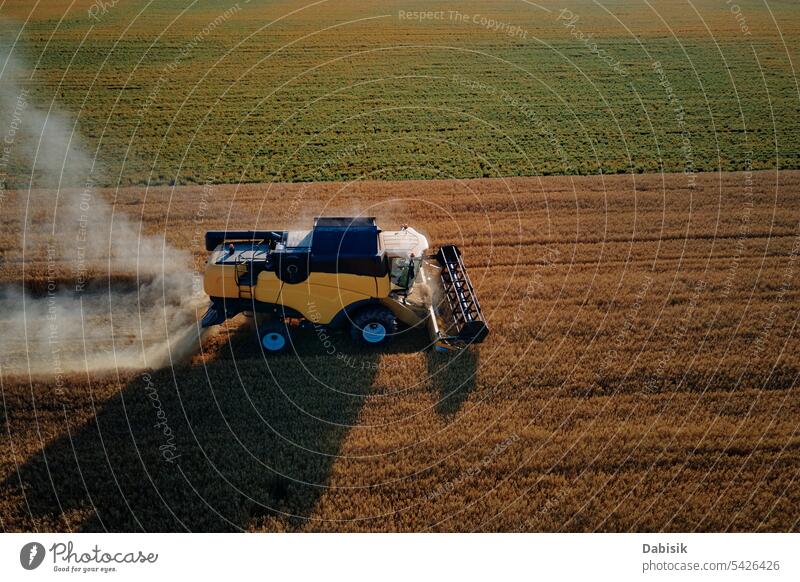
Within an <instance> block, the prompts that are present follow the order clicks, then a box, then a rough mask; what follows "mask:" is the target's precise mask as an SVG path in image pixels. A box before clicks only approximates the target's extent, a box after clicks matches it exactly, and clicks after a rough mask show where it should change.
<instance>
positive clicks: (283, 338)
mask: <svg viewBox="0 0 800 582" xmlns="http://www.w3.org/2000/svg"><path fill="white" fill-rule="evenodd" d="M206 249H207V250H208V251H210V252H211V256H210V257H209V261H208V266H207V268H206V272H205V280H204V285H205V291H206V293H207V294H208V295H209V297H210V298H211V306H210V307H209V308H208V311H207V312H206V314H205V316H204V317H203V321H202V325H203V327H209V326H212V325H218V324H220V323H222V322H224V321H225V320H226V319H228V318H230V317H233V316H235V315H237V314H239V313H242V312H251V313H254V314H255V316H256V322H257V326H258V336H259V341H260V343H261V347H262V348H263V350H264V352H266V353H277V352H281V351H283V350H285V349H286V348H287V346H288V345H289V343H290V338H289V330H290V328H291V327H293V326H299V327H317V326H326V327H330V328H349V330H350V333H351V335H352V337H353V339H354V340H356V341H358V342H360V343H363V344H365V345H369V346H380V345H383V344H385V343H386V342H388V341H390V340H391V338H392V337H393V336H395V335H396V334H397V333H398V323H399V324H403V325H406V326H408V327H412V328H414V327H425V328H427V330H428V332H429V334H430V338H431V341H432V345H433V346H434V347H435V348H436V349H440V350H449V349H457V348H459V347H462V346H465V345H468V344H472V343H479V342H481V341H483V340H484V338H486V336H487V334H488V333H489V328H488V327H487V325H486V321H485V319H484V318H483V314H482V313H481V308H480V305H479V304H478V299H477V298H476V296H475V290H474V289H473V287H472V283H471V282H470V280H469V277H468V276H467V271H466V269H465V268H464V263H463V262H462V260H461V252H460V251H459V249H458V247H456V246H455V245H446V246H443V247H441V248H440V249H439V251H438V252H437V253H436V254H434V255H426V252H427V251H428V241H427V239H426V238H425V237H424V236H423V235H421V234H420V233H418V232H417V231H416V230H414V229H413V228H409V227H406V226H404V227H403V228H402V229H401V230H398V231H381V230H380V229H379V228H378V226H377V224H376V223H375V218H371V217H369V218H367V217H357V218H353V217H321V218H316V219H315V220H314V227H313V228H312V229H310V230H289V231H251V230H248V231H212V232H207V233H206Z"/></svg>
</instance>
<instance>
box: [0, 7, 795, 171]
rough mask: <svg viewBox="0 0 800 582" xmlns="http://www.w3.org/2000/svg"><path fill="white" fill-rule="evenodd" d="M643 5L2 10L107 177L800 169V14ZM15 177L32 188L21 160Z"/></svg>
mask: <svg viewBox="0 0 800 582" xmlns="http://www.w3.org/2000/svg"><path fill="white" fill-rule="evenodd" d="M651 4H652V7H650V6H649V5H648V4H647V3H645V2H643V1H642V2H625V3H621V2H608V3H604V4H603V5H602V6H600V5H597V4H589V3H585V2H580V3H579V2H566V3H565V2H555V1H552V0H543V1H542V2H539V3H538V4H537V3H529V2H522V1H510V0H509V1H500V2H492V3H490V4H489V3H480V2H458V3H455V2H436V3H431V2H420V1H417V0H408V1H403V2H386V1H383V2H372V3H369V4H365V3H358V2H354V1H352V0H347V1H344V2H333V1H329V2H318V3H316V4H308V5H304V4H302V3H296V2H266V1H263V0H252V1H250V2H245V1H243V0H242V1H240V2H239V3H238V4H234V3H232V2H228V1H225V2H209V1H199V2H194V3H191V4H190V6H189V7H188V8H187V7H186V3H185V2H178V1H159V2H157V3H148V2H144V1H139V0H136V1H134V0H131V1H126V2H117V3H116V4H113V3H112V2H106V3H105V8H102V9H101V8H100V6H101V5H103V3H92V2H88V1H81V2H76V3H74V5H72V7H71V8H69V7H70V5H71V3H70V2H48V3H46V6H44V7H43V6H38V7H37V8H36V9H35V10H33V11H32V9H31V8H30V3H29V2H23V1H19V0H13V1H11V2H5V3H3V4H2V5H1V6H0V16H2V17H3V22H2V26H3V28H4V29H5V31H6V32H7V33H8V34H5V35H4V36H3V37H2V38H3V44H4V47H5V51H7V50H8V48H9V47H10V46H12V42H14V41H13V39H14V38H15V36H16V33H17V32H20V30H21V33H20V34H19V38H18V40H17V41H15V44H14V45H13V51H12V53H13V55H14V56H15V57H17V58H18V59H19V61H20V62H21V63H23V64H24V66H23V67H22V68H21V69H20V71H19V73H18V76H19V77H20V79H21V80H22V83H23V85H24V86H26V87H28V88H29V89H30V91H31V100H32V101H33V102H35V103H36V104H37V105H38V106H40V107H44V109H45V110H46V109H47V108H49V107H50V105H51V102H52V103H53V104H54V106H55V107H56V108H57V109H61V110H66V111H67V112H68V113H69V114H70V116H72V117H76V118H77V120H78V124H77V128H76V129H77V130H78V132H79V133H80V135H81V136H82V139H83V140H84V142H85V144H86V146H87V148H88V149H89V150H90V151H91V152H92V155H95V154H96V155H97V159H98V161H99V162H100V164H98V166H97V167H96V175H95V177H94V179H95V181H96V182H97V183H99V184H104V185H114V184H118V183H119V184H123V185H128V184H147V183H155V184H169V183H173V182H177V183H189V184H191V183H204V182H215V183H217V182H225V183H230V182H233V183H236V182H240V181H243V182H270V181H323V180H350V179H364V178H371V179H408V178H423V179H425V178H452V177H455V178H464V177H486V176H508V175H539V174H596V173H599V172H603V173H623V172H654V171H660V170H665V171H685V170H688V171H690V172H691V171H698V172H699V171H711V170H716V169H722V170H741V169H746V168H747V167H748V166H750V167H751V168H753V169H760V168H761V169H763V168H775V167H779V168H800V151H798V143H800V113H798V111H800V109H799V108H798V96H799V95H800V94H799V93H798V85H797V81H796V79H795V76H794V70H793V67H794V66H795V65H794V63H800V41H799V40H798V39H800V30H799V29H800V6H798V4H797V3H796V2H784V1H771V2H769V9H767V8H766V7H765V5H764V4H763V3H761V2H757V1H755V0H740V1H739V2H738V4H735V5H734V4H732V3H726V2H725V1H724V0H714V1H711V0H699V1H697V2H692V3H688V2H679V1H675V0H669V1H665V2H658V3H651ZM68 8H69V10H68ZM413 11H432V12H433V13H434V16H433V17H430V18H426V19H425V20H424V21H419V20H418V19H416V18H414V17H409V16H408V13H410V12H413ZM575 17H577V20H576V19H575ZM490 19H491V20H493V21H495V22H496V23H497V24H496V25H495V24H492V23H489V22H488V21H489V20H490ZM23 22H25V25H24V26H22V25H21V23H23ZM581 35H583V37H582V38H583V40H582V38H581ZM590 36H591V39H590V40H587V39H589V37H590ZM655 63H660V65H658V64H655ZM15 164H16V165H15ZM8 173H9V175H10V176H11V179H10V185H15V183H16V185H22V184H27V179H26V178H25V177H24V176H25V175H26V173H27V168H26V167H25V166H24V163H23V162H20V161H19V160H12V161H11V165H10V171H9V172H8Z"/></svg>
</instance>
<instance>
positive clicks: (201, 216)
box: [0, 171, 800, 532]
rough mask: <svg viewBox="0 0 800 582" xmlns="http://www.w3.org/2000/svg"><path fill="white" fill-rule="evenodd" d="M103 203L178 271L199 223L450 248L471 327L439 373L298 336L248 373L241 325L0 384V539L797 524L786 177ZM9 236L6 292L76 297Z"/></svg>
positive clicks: (212, 192)
mask: <svg viewBox="0 0 800 582" xmlns="http://www.w3.org/2000/svg"><path fill="white" fill-rule="evenodd" d="M100 195H102V196H104V197H105V198H106V199H107V200H109V201H112V202H113V204H114V209H115V210H118V211H120V212H121V211H124V212H125V213H126V214H127V215H129V216H131V217H135V222H136V224H137V228H138V220H139V218H141V232H142V233H145V234H158V233H163V234H164V235H165V237H166V239H167V241H168V242H169V243H170V244H171V245H173V246H174V247H176V248H178V249H182V250H187V251H189V252H190V253H191V257H192V259H193V261H194V262H193V266H194V269H196V270H200V269H202V266H203V263H204V261H205V250H204V248H203V244H202V232H204V231H205V230H206V229H212V228H219V227H226V226H227V227H237V228H260V227H269V226H271V227H281V228H286V227H291V226H298V225H304V224H308V222H309V221H310V220H311V217H313V216H315V215H318V214H334V213H339V212H353V211H358V212H363V213H365V214H370V215H375V216H377V217H378V220H379V224H381V225H382V226H383V227H385V228H389V227H393V226H398V225H400V224H401V223H408V224H411V225H413V226H415V227H416V228H418V229H420V230H422V231H423V232H425V233H426V234H427V235H428V237H429V238H430V240H431V242H432V243H433V244H434V245H440V244H443V243H447V242H455V243H456V244H458V245H460V246H461V248H462V249H463V252H464V256H465V258H466V262H467V265H468V267H469V269H470V274H471V276H472V279H473V282H474V283H475V286H476V289H477V293H478V296H479V298H480V300H481V303H482V306H483V310H484V314H485V316H486V318H487V320H488V322H489V325H490V327H491V335H490V336H489V338H488V339H487V341H486V342H484V343H483V344H481V345H480V346H474V347H473V348H471V349H469V350H465V351H462V352H460V353H458V354H456V355H454V356H449V357H448V356H444V355H436V354H433V353H431V352H428V351H423V350H422V348H423V347H424V346H425V345H426V343H427V338H425V337H416V336H415V335H414V334H408V335H407V336H404V337H402V338H401V339H400V340H399V341H396V342H395V343H394V344H393V345H392V346H391V348H390V349H388V350H387V351H386V352H379V353H375V352H367V351H361V350H358V349H355V348H353V347H351V345H350V343H349V341H348V339H347V338H346V337H344V336H342V337H338V336H334V339H333V344H334V346H335V350H334V351H333V353H330V352H329V350H327V349H325V348H324V347H323V344H322V341H321V338H320V337H319V336H318V334H316V333H315V332H314V331H308V332H304V333H300V334H299V335H298V336H297V337H296V339H295V345H294V348H295V349H294V352H293V353H290V354H289V355H284V356H280V357H276V358H269V359H265V358H264V357H263V356H262V354H261V352H260V350H259V349H258V346H257V344H256V341H255V338H254V333H253V331H252V327H251V325H250V322H249V320H247V319H246V318H245V317H244V316H241V315H240V316H238V317H237V318H236V319H234V320H232V321H230V322H228V324H227V326H225V327H222V328H217V329H216V331H213V332H211V333H210V334H208V335H206V336H205V337H204V338H203V340H202V349H201V351H199V352H198V353H197V354H195V355H194V356H192V357H191V358H190V360H189V361H185V360H184V361H178V355H177V354H176V360H175V361H174V363H173V365H171V366H166V367H164V368H161V369H148V370H147V371H131V370H125V369H120V370H113V369H112V370H110V371H105V372H97V371H92V370H89V371H86V370H83V371H81V370H80V369H77V370H72V371H68V372H64V373H63V374H60V375H58V376H57V377H56V378H55V379H54V377H53V376H52V375H50V376H47V375H41V374H34V375H30V374H27V373H20V372H15V373H9V372H8V371H7V370H3V373H2V376H0V381H1V382H0V387H1V388H2V412H3V413H2V417H0V420H1V421H2V433H0V434H2V436H0V443H1V445H0V451H1V453H0V479H1V480H2V481H1V484H0V519H1V520H2V522H1V523H0V525H1V526H2V528H3V529H4V530H5V531H50V530H73V531H98V530H100V531H103V530H110V531H185V530H193V531H195V530H202V531H236V530H249V531H530V532H533V531H657V530H668V531H709V530H710V531H729V530H730V531H796V530H798V522H799V521H800V482H798V477H799V475H798V469H799V468H800V436H798V429H799V428H800V399H799V398H798V371H800V362H798V347H800V345H799V343H800V342H798V332H797V329H796V324H797V317H798V306H799V305H800V294H799V293H798V291H797V289H798V281H799V280H800V276H799V275H798V270H800V264H798V260H797V258H798V253H799V252H800V230H799V228H798V226H799V225H798V215H797V208H798V205H799V204H800V173H798V172H792V171H785V172H780V173H777V172H775V171H766V172H757V173H754V174H747V173H724V174H701V175H699V176H698V179H697V184H696V186H694V187H692V185H691V183H689V182H687V178H686V176H685V175H683V174H667V175H637V176H629V175H627V176H625V175H623V176H613V177H603V176H593V177H546V178H541V179H540V178H510V179H485V180H463V181H462V180H452V181H424V182H423V181H418V182H417V181H409V182H358V181H357V182H351V183H326V184H314V185H310V184H290V185H286V184H263V185H258V184H251V185H241V186H233V185H222V186H213V187H208V188H192V187H177V188H168V187H159V188H154V189H153V188H151V189H149V190H144V189H143V188H130V189H121V190H104V191H101V192H100ZM22 199H27V192H25V193H21V192H10V193H9V195H8V199H7V201H6V204H18V203H19V202H20V200H22ZM35 207H36V206H35V196H34V203H33V205H32V206H31V208H34V209H35ZM32 215H33V217H34V218H33V219H32V224H31V225H28V228H26V229H24V230H25V232H28V233H30V234H29V235H28V236H29V237H30V238H31V239H35V238H37V237H42V238H45V239H46V238H47V232H48V229H47V228H45V227H44V225H46V224H47V220H48V213H47V212H40V213H36V212H33V213H32ZM3 220H4V222H5V224H4V225H3V229H2V231H1V232H2V243H3V244H2V249H3V250H2V262H0V278H1V279H2V282H3V283H4V284H5V285H7V286H17V287H19V286H20V284H21V283H23V284H24V286H25V287H26V289H27V293H28V296H29V297H30V298H31V299H32V300H35V299H37V298H39V299H42V298H46V296H47V293H48V290H49V286H50V285H53V286H56V287H59V288H69V287H70V286H71V285H73V284H74V280H73V279H74V276H75V275H74V273H73V272H72V271H71V270H70V268H69V267H68V266H67V265H68V264H69V263H61V262H59V261H58V260H55V259H53V258H52V257H51V258H50V259H48V257H47V256H46V255H41V254H40V255H36V256H34V255H31V254H30V253H29V254H28V255H27V256H26V257H25V258H24V259H22V258H20V256H19V254H20V253H19V252H18V251H19V245H20V241H19V235H18V233H19V232H21V231H22V230H23V229H21V226H22V225H20V224H18V223H14V222H13V221H14V219H13V218H12V217H10V215H8V214H5V215H3ZM37 225H38V226H37ZM198 233H200V235H198ZM25 244H26V245H30V244H31V241H30V240H27V241H26V243H25ZM131 253H132V254H134V255H135V253H136V248H132V249H131ZM23 264H24V275H21V270H22V269H21V268H22V265H23ZM167 268H168V267H167ZM84 276H86V277H88V278H89V279H90V280H91V284H92V287H91V288H92V292H93V293H108V292H110V293H112V294H113V293H117V292H120V293H122V292H123V291H125V292H127V291H128V290H130V289H132V288H133V289H136V287H137V286H139V285H142V284H144V283H143V282H142V280H141V277H140V280H139V281H137V278H136V276H135V272H134V274H131V273H123V272H118V273H108V272H103V270H102V268H99V267H96V268H93V270H91V272H89V273H88V274H84ZM23 277H24V280H23V279H22V278H23ZM164 311H165V313H164V314H162V317H165V318H166V317H168V314H166V310H164ZM201 314H202V309H199V310H198V312H197V315H198V316H199V315H201ZM76 334H78V337H80V334H79V333H78V332H77V331H76ZM173 347H174V346H173Z"/></svg>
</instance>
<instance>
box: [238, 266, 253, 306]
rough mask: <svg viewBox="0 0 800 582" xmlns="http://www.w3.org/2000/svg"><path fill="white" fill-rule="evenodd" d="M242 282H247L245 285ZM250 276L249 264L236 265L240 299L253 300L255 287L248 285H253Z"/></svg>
mask: <svg viewBox="0 0 800 582" xmlns="http://www.w3.org/2000/svg"><path fill="white" fill-rule="evenodd" d="M242 281H245V283H244V284H243V283H242ZM252 282H253V281H252V277H251V275H250V267H249V263H248V262H242V263H237V265H236V285H237V287H239V298H240V299H252V298H253V287H252V285H250V284H248V283H252Z"/></svg>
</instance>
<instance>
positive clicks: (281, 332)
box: [258, 319, 292, 355]
mask: <svg viewBox="0 0 800 582" xmlns="http://www.w3.org/2000/svg"><path fill="white" fill-rule="evenodd" d="M291 341H292V340H291V338H290V337H289V328H288V327H287V326H286V324H285V323H283V322H282V321H276V320H274V319H268V320H267V321H265V322H264V323H262V324H261V326H260V327H259V328H258V343H259V345H260V346H261V351H262V352H264V353H265V354H267V355H272V354H280V353H282V352H285V351H286V350H287V349H288V348H289V344H290V343H291Z"/></svg>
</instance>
